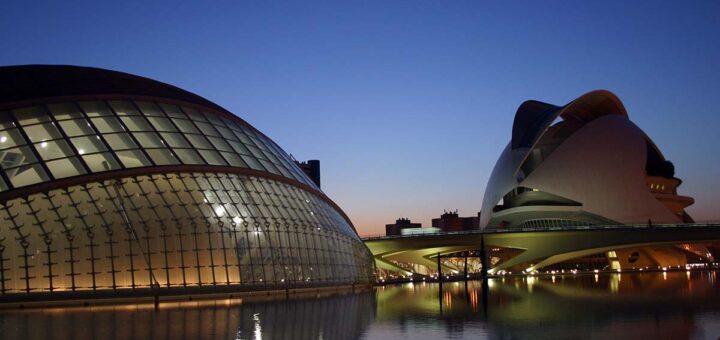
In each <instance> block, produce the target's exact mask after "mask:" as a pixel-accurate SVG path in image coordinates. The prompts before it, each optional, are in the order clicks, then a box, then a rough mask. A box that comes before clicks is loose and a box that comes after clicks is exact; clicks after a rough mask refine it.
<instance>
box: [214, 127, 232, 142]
mask: <svg viewBox="0 0 720 340" xmlns="http://www.w3.org/2000/svg"><path fill="white" fill-rule="evenodd" d="M215 128H216V129H217V130H218V131H219V132H220V134H221V135H222V137H223V138H225V139H229V140H237V137H236V136H235V134H234V133H232V131H231V130H230V129H228V128H226V127H221V126H215Z"/></svg>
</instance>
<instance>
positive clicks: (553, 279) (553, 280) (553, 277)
mask: <svg viewBox="0 0 720 340" xmlns="http://www.w3.org/2000/svg"><path fill="white" fill-rule="evenodd" d="M552 282H553V283H555V275H553V276H552Z"/></svg>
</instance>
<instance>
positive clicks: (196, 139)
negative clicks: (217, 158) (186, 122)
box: [185, 134, 213, 149]
mask: <svg viewBox="0 0 720 340" xmlns="http://www.w3.org/2000/svg"><path fill="white" fill-rule="evenodd" d="M185 137H187V139H189V140H190V143H192V145H193V146H195V148H197V149H212V148H213V147H212V145H210V143H209V142H208V141H207V139H205V137H203V136H200V135H192V134H187V135H185Z"/></svg>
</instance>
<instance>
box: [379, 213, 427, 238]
mask: <svg viewBox="0 0 720 340" xmlns="http://www.w3.org/2000/svg"><path fill="white" fill-rule="evenodd" d="M420 228H422V223H412V221H410V219H409V218H404V217H401V218H398V219H397V220H395V223H394V224H386V225H385V236H398V235H402V234H403V230H405V229H420Z"/></svg>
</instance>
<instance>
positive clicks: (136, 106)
mask: <svg viewBox="0 0 720 340" xmlns="http://www.w3.org/2000/svg"><path fill="white" fill-rule="evenodd" d="M0 84H1V85H0V166H1V168H2V170H1V171H0V301H9V300H27V299H46V298H52V297H53V296H58V297H70V298H72V297H75V296H121V295H150V294H153V295H158V294H165V293H167V294H174V293H192V292H217V291H234V290H255V289H257V290H265V289H285V288H288V287H290V288H292V287H316V286H335V285H345V284H354V283H369V282H371V280H372V275H373V264H372V255H371V254H370V252H369V251H368V250H367V248H366V247H365V246H364V245H363V243H362V242H361V241H360V238H359V237H358V235H357V232H356V231H355V230H354V227H353V225H352V223H351V222H350V220H349V219H348V217H347V216H346V215H345V214H344V213H343V211H342V210H341V209H340V208H339V207H338V206H337V205H336V204H335V203H334V202H333V201H332V200H330V199H329V198H328V197H327V196H326V195H325V194H324V193H323V192H322V191H321V190H320V189H319V186H318V185H316V184H315V183H314V182H313V181H312V180H311V179H309V178H308V176H307V175H306V174H305V173H304V172H303V171H302V170H301V169H300V168H299V167H298V166H297V165H296V164H295V163H294V162H293V160H292V159H291V157H290V156H289V155H288V154H287V153H286V152H285V151H283V150H282V149H281V148H280V147H279V146H278V145H277V144H275V143H274V142H273V141H272V140H270V139H269V138H268V137H267V136H265V135H264V134H262V133H261V132H259V131H258V130H256V129H255V128H254V127H252V126H251V125H249V124H248V123H247V122H245V121H243V120H242V119H240V118H238V117H237V116H235V115H234V114H232V113H230V112H229V111H227V110H225V109H223V108H222V107H220V106H218V105H216V104H214V103H212V102H209V101H208V100H206V99H204V98H202V97H199V96H197V95H195V94H192V93H190V92H187V91H184V90H181V89H179V88H176V87H174V86H171V85H167V84H164V83H160V82H157V81H154V80H150V79H147V78H142V77H138V76H134V75H129V74H125V73H120V72H114V71H108V70H102V69H95V68H85V67H74V66H50V65H28V66H14V67H1V68H0Z"/></svg>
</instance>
